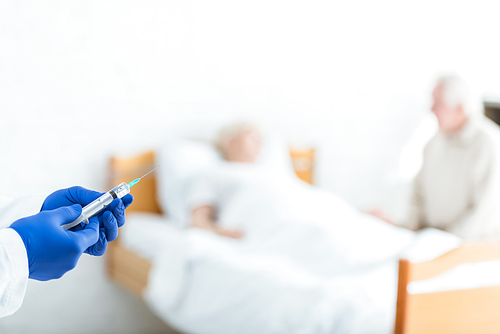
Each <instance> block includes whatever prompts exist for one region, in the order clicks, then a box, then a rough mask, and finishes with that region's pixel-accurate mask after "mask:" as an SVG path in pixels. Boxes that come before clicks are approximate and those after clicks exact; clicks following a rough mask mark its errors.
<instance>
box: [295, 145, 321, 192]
mask: <svg viewBox="0 0 500 334" xmlns="http://www.w3.org/2000/svg"><path fill="white" fill-rule="evenodd" d="M290 156H291V158H292V164H293V169H294V170H295V174H297V176H298V177H299V179H301V180H303V181H305V182H307V183H310V184H313V183H314V161H315V156H316V150H315V149H313V148H310V149H305V150H297V149H290Z"/></svg>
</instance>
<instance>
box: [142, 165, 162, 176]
mask: <svg viewBox="0 0 500 334" xmlns="http://www.w3.org/2000/svg"><path fill="white" fill-rule="evenodd" d="M158 167H160V165H158V166H156V167H155V168H153V169H151V170H150V171H149V172H147V173H146V174H144V175H143V176H141V177H140V178H139V180H140V179H142V178H143V177H146V176H147V175H149V174H150V173H152V172H154V171H155V169H157V168H158Z"/></svg>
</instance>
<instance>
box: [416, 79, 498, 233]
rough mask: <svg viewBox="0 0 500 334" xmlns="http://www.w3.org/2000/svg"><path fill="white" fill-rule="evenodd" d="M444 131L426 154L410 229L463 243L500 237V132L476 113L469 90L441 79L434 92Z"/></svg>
mask: <svg viewBox="0 0 500 334" xmlns="http://www.w3.org/2000/svg"><path fill="white" fill-rule="evenodd" d="M432 99H433V105H432V108H431V110H432V113H433V114H434V115H435V116H436V118H437V121H438V125H439V132H438V133H437V134H436V135H435V136H434V137H433V138H432V139H431V141H430V142H429V143H428V144H427V146H426V148H425V150H424V160H423V166H422V169H421V171H420V173H419V174H418V176H417V178H416V180H415V183H414V190H413V196H412V208H411V214H410V221H409V225H408V227H409V228H411V229H420V228H423V227H435V228H439V229H442V230H445V231H448V232H451V233H454V234H456V235H458V236H460V237H463V238H482V237H494V236H497V235H499V234H500V216H499V214H498V211H499V210H498V207H499V205H498V200H499V199H500V198H499V197H498V196H499V194H500V191H499V190H500V182H499V176H500V175H499V164H498V159H499V157H500V154H499V152H500V131H499V129H498V126H497V125H496V124H494V123H493V122H491V121H490V120H488V119H486V117H484V116H483V115H482V114H481V113H474V112H473V108H472V106H471V99H470V95H469V90H468V87H467V86H466V84H465V82H464V81H463V80H462V79H461V78H459V77H457V76H444V77H441V78H440V79H439V80H438V81H437V83H436V86H435V88H434V90H433V92H432Z"/></svg>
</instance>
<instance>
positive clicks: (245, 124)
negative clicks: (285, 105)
mask: <svg viewBox="0 0 500 334" xmlns="http://www.w3.org/2000/svg"><path fill="white" fill-rule="evenodd" d="M244 131H255V132H257V133H259V134H260V135H261V136H262V135H263V129H262V126H261V125H259V124H258V123H256V122H251V121H241V122H236V123H232V124H229V125H226V126H225V127H223V128H222V129H221V130H220V131H219V134H218V136H217V138H216V140H215V146H216V147H217V148H218V149H220V150H222V149H223V148H224V146H225V145H226V143H227V142H229V141H230V140H231V139H233V138H235V137H236V136H238V135H239V134H240V133H242V132H244Z"/></svg>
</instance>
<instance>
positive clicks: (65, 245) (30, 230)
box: [10, 205, 99, 281]
mask: <svg viewBox="0 0 500 334" xmlns="http://www.w3.org/2000/svg"><path fill="white" fill-rule="evenodd" d="M81 213H82V208H81V206H80V205H72V206H69V207H63V208H59V209H55V210H47V211H42V212H40V213H38V214H36V215H34V216H30V217H26V218H21V219H19V220H16V221H15V222H14V223H12V225H11V226H10V227H11V228H12V229H14V230H15V231H16V232H17V233H18V234H19V235H20V236H21V239H22V240H23V242H24V246H25V247H26V252H27V254H28V264H29V271H30V273H29V277H30V278H32V279H36V280H39V281H48V280H51V279H55V278H60V277H61V276H62V275H64V274H65V273H66V272H68V271H70V270H71V269H73V268H74V267H75V266H76V264H77V262H78V259H80V256H82V254H83V252H84V251H85V250H86V249H87V248H88V247H90V246H92V245H93V244H95V243H96V242H97V240H99V225H98V222H97V220H93V221H92V222H90V223H89V224H88V225H87V226H85V228H84V229H82V230H80V231H76V232H75V231H65V230H63V229H62V228H61V225H64V224H66V223H70V222H72V221H74V220H75V219H77V218H78V217H79V216H80V214H81Z"/></svg>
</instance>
